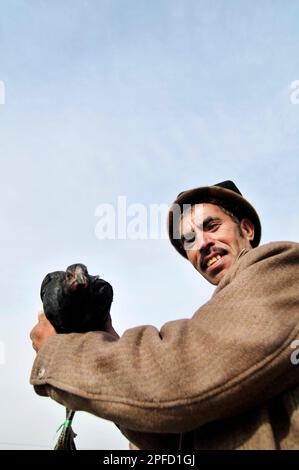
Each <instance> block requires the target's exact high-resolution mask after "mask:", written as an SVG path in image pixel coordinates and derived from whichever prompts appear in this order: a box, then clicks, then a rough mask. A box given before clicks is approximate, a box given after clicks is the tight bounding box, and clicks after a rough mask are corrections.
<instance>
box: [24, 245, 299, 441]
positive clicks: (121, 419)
mask: <svg viewBox="0 0 299 470" xmlns="http://www.w3.org/2000/svg"><path fill="white" fill-rule="evenodd" d="M298 247H299V245H298V244H292V243H273V244H269V245H266V246H263V247H259V248H257V249H255V250H252V251H250V252H248V253H247V254H246V255H244V256H243V257H241V258H240V260H239V261H238V262H237V263H236V264H235V266H234V267H233V268H232V270H231V271H230V273H229V274H228V276H226V277H225V278H224V279H223V282H221V283H220V285H219V286H218V288H217V290H216V293H215V294H214V296H213V297H212V299H211V300H210V301H209V302H207V303H206V304H205V305H204V306H203V307H201V308H200V309H199V310H198V311H197V312H196V313H195V314H194V316H193V317H192V319H188V320H178V321H174V322H169V323H167V324H165V325H164V326H163V327H162V328H161V330H160V331H158V330H157V329H156V328H154V327H151V326H141V327H138V328H132V329H130V330H127V331H126V332H125V333H124V334H123V335H122V336H121V337H120V338H119V339H116V338H115V337H113V336H112V335H111V334H108V333H102V332H92V333H86V334H69V335H56V336H53V337H50V338H49V339H48V340H47V341H46V343H45V344H44V345H43V347H42V348H41V350H40V352H39V353H38V355H37V358H36V360H35V363H34V366H33V369H32V374H31V383H32V384H33V385H34V387H35V390H36V392H37V393H39V394H40V395H48V396H51V397H52V398H53V399H55V400H56V401H58V402H60V403H62V404H63V405H64V406H67V407H68V408H71V409H74V410H79V409H80V410H85V411H87V412H90V413H93V414H95V415H97V416H100V417H102V418H105V419H109V420H111V421H114V422H116V423H118V425H119V426H120V427H125V428H126V429H130V430H132V431H143V432H146V433H156V432H160V433H180V432H183V431H189V430H192V429H195V428H197V427H199V426H201V425H203V424H205V423H207V422H209V421H213V420H216V419H221V418H225V417H227V416H230V415H232V414H236V413H240V412H242V411H244V410H246V409H248V408H249V407H251V406H255V405H256V404H257V403H261V402H263V401H265V400H267V399H268V398H269V397H271V396H274V395H277V394H278V393H281V392H282V391H284V390H285V389H287V388H288V387H289V386H290V385H292V384H295V383H299V369H298V366H297V368H296V366H294V365H292V363H291V361H290V354H291V352H292V350H291V348H290V344H291V343H292V341H293V340H294V339H296V338H299V299H298V292H297V291H298V287H297V286H298V267H299V248H298Z"/></svg>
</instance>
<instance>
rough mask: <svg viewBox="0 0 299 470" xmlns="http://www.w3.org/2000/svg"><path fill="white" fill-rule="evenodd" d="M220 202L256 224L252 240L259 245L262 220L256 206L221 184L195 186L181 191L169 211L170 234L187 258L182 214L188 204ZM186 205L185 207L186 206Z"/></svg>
mask: <svg viewBox="0 0 299 470" xmlns="http://www.w3.org/2000/svg"><path fill="white" fill-rule="evenodd" d="M210 199H212V200H215V201H217V202H219V205H223V206H224V207H225V208H226V209H227V210H229V211H231V212H232V213H233V214H234V215H235V216H236V217H238V219H239V220H240V221H241V220H242V219H244V218H246V219H249V220H251V222H252V223H253V225H254V238H253V240H252V242H251V245H252V247H253V248H255V247H257V246H258V245H259V243H260V240H261V233H262V228H261V222H260V219H259V216H258V214H257V212H256V210H255V209H254V207H253V206H252V205H251V204H250V203H249V202H248V201H247V200H246V199H245V198H244V197H243V196H242V195H240V194H238V193H236V192H235V191H232V190H230V189H226V188H221V187H219V186H206V187H202V188H194V189H190V190H189V191H185V192H183V193H180V194H179V195H178V197H177V199H176V200H175V201H174V203H173V204H172V205H171V207H170V209H169V213H168V235H169V239H170V241H171V243H172V245H173V246H174V248H175V249H176V250H177V251H178V252H179V253H180V254H181V255H182V256H184V257H185V258H187V254H186V251H185V250H184V248H183V246H182V243H181V240H180V234H179V222H180V215H181V214H182V213H183V210H184V209H185V208H186V206H190V205H194V204H201V203H203V202H207V203H208V202H209V200H210ZM184 206H185V207H184Z"/></svg>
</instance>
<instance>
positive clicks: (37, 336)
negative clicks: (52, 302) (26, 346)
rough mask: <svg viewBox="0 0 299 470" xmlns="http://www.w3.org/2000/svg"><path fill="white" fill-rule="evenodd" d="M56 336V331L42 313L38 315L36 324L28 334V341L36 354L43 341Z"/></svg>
mask: <svg viewBox="0 0 299 470" xmlns="http://www.w3.org/2000/svg"><path fill="white" fill-rule="evenodd" d="M54 335H56V331H55V329H54V328H53V326H52V325H51V323H50V322H49V320H48V319H47V317H46V315H45V314H44V312H43V311H41V312H39V314H38V322H37V324H36V325H35V326H34V327H33V328H32V330H31V332H30V339H31V341H32V347H33V349H34V350H35V351H36V352H38V351H39V350H40V348H41V347H42V345H43V344H44V343H45V341H46V340H47V339H48V338H49V337H50V336H54Z"/></svg>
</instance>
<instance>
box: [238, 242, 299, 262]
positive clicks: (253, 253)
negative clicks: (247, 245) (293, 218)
mask: <svg viewBox="0 0 299 470" xmlns="http://www.w3.org/2000/svg"><path fill="white" fill-rule="evenodd" d="M290 256H296V257H298V256H299V243H296V242H290V241H279V242H270V243H266V244H264V245H260V246H258V247H256V248H253V249H252V250H248V251H246V252H245V253H244V255H243V256H241V257H240V259H241V258H243V259H247V261H248V260H252V261H254V260H256V261H258V260H263V259H267V258H271V257H276V258H277V257H278V258H284V257H286V258H288V257H290Z"/></svg>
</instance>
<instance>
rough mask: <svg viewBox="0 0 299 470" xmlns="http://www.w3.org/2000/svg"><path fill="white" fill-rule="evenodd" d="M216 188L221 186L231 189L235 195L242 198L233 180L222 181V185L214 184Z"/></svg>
mask: <svg viewBox="0 0 299 470" xmlns="http://www.w3.org/2000/svg"><path fill="white" fill-rule="evenodd" d="M214 186H219V187H220V188H224V189H230V190H231V191H234V192H235V193H237V194H240V196H242V193H241V191H240V190H239V188H237V186H236V185H235V183H234V182H233V181H231V180H226V181H222V182H221V183H217V184H214Z"/></svg>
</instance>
